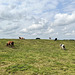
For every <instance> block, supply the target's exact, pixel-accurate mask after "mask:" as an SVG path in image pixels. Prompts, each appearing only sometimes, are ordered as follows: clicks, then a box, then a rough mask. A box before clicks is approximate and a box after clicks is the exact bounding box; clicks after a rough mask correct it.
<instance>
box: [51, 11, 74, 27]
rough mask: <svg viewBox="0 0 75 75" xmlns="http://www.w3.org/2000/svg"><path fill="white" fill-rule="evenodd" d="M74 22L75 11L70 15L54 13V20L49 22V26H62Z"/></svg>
mask: <svg viewBox="0 0 75 75" xmlns="http://www.w3.org/2000/svg"><path fill="white" fill-rule="evenodd" d="M72 23H75V12H73V13H72V14H71V15H69V14H61V13H59V14H56V15H55V17H54V22H52V23H51V26H63V25H69V24H72Z"/></svg>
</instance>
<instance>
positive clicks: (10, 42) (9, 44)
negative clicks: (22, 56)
mask: <svg viewBox="0 0 75 75" xmlns="http://www.w3.org/2000/svg"><path fill="white" fill-rule="evenodd" d="M6 45H7V46H14V42H13V41H8V43H7V44H6Z"/></svg>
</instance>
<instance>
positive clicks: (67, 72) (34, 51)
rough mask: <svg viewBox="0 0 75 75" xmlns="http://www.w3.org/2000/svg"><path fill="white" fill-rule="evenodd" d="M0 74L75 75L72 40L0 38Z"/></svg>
mask: <svg viewBox="0 0 75 75" xmlns="http://www.w3.org/2000/svg"><path fill="white" fill-rule="evenodd" d="M8 41H14V45H15V46H14V47H13V48H11V47H7V46H6V43H7V42H8ZM61 43H64V44H65V46H66V50H61V49H60V46H59V45H60V44H61ZM0 75H75V41H72V40H70V41H69V40H57V41H54V40H43V39H38V40H36V39H30V40H29V39H24V40H21V39H0Z"/></svg>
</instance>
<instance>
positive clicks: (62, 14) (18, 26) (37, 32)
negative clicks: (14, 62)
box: [0, 0, 75, 38]
mask: <svg viewBox="0 0 75 75" xmlns="http://www.w3.org/2000/svg"><path fill="white" fill-rule="evenodd" d="M74 7H75V1H72V0H68V1H65V0H4V1H3V0H0V36H3V37H8V36H7V34H8V35H9V37H11V36H12V37H13V36H15V37H17V36H25V35H26V37H27V38H28V37H29V36H30V35H31V37H35V36H40V37H44V38H47V37H48V36H53V37H55V36H59V37H60V35H61V37H64V36H66V37H68V36H67V35H65V34H68V33H73V34H74V31H73V30H75V28H74V27H75V26H74V24H75V11H74V10H75V8H74ZM71 31H73V32H71ZM63 35H64V36H63ZM71 37H73V35H72V36H71Z"/></svg>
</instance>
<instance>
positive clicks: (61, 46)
mask: <svg viewBox="0 0 75 75" xmlns="http://www.w3.org/2000/svg"><path fill="white" fill-rule="evenodd" d="M19 39H25V38H23V37H19ZM36 39H40V38H36ZM50 39H51V38H50ZM56 40H57V38H55V39H54V41H56ZM6 46H11V47H14V41H8V42H7V44H6ZM60 48H61V49H64V50H65V49H66V48H65V45H64V44H60Z"/></svg>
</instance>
